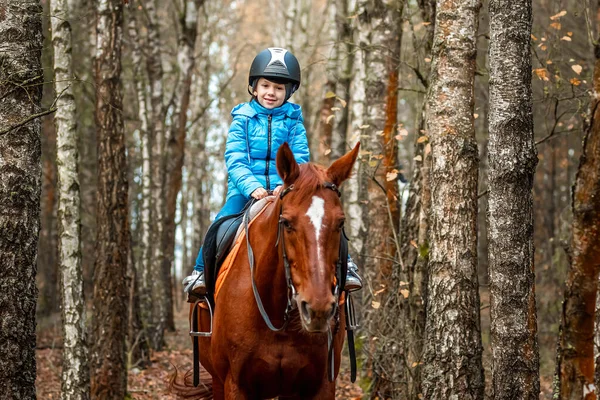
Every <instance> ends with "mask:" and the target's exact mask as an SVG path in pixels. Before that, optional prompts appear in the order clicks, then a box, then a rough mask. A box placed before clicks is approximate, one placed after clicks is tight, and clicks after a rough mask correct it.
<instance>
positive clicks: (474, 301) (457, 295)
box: [423, 0, 484, 399]
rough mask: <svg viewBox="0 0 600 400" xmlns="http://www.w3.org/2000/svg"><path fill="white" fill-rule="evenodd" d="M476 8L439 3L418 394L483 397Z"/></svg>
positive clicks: (472, 0)
mask: <svg viewBox="0 0 600 400" xmlns="http://www.w3.org/2000/svg"><path fill="white" fill-rule="evenodd" d="M479 8H480V3H479V1H478V0H469V1H457V0H438V1H437V3H436V10H437V14H436V25H435V33H434V42H433V51H432V55H433V59H432V65H431V78H430V87H429V93H428V100H427V102H428V103H427V104H428V109H427V125H426V126H427V134H428V135H429V139H430V141H431V143H432V147H431V157H432V169H431V200H432V203H431V220H430V223H431V229H430V235H431V252H430V256H429V264H428V267H429V281H428V283H429V285H428V293H427V295H428V298H427V321H426V335H427V342H426V344H425V360H424V361H425V366H424V369H423V395H424V398H426V399H437V398H444V399H447V398H453V397H455V398H460V399H481V398H483V389H484V381H483V367H482V361H481V352H482V345H481V334H480V322H479V294H478V283H477V165H478V157H477V144H476V143H475V129H474V126H473V103H474V98H473V84H474V77H475V55H476V38H477V27H478V15H479Z"/></svg>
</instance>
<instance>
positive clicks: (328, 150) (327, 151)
mask: <svg viewBox="0 0 600 400" xmlns="http://www.w3.org/2000/svg"><path fill="white" fill-rule="evenodd" d="M329 153H331V149H327V150H325V152H324V153H323V154H324V155H328V154H329Z"/></svg>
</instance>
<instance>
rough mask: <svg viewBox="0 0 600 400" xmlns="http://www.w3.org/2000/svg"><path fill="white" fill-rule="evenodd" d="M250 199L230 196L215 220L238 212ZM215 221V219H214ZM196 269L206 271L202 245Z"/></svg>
mask: <svg viewBox="0 0 600 400" xmlns="http://www.w3.org/2000/svg"><path fill="white" fill-rule="evenodd" d="M247 202H248V199H247V198H246V197H245V196H242V195H238V196H233V197H231V198H229V200H227V201H226V202H225V204H224V205H223V208H221V211H219V213H218V214H217V216H216V217H215V221H217V220H219V219H221V218H223V217H226V216H228V215H233V214H237V213H239V212H240V211H242V209H243V208H244V206H245V205H246V203H247ZM213 222H214V221H213ZM194 270H196V271H204V258H203V257H202V247H200V251H198V257H196V265H195V266H194Z"/></svg>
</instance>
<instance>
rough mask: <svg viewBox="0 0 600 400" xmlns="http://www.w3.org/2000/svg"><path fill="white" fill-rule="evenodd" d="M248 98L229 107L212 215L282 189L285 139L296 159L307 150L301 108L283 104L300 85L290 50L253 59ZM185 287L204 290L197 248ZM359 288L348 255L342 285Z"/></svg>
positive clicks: (226, 212) (300, 159) (236, 209)
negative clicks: (221, 197)
mask: <svg viewBox="0 0 600 400" xmlns="http://www.w3.org/2000/svg"><path fill="white" fill-rule="evenodd" d="M248 85H249V86H248V92H249V93H250V94H251V95H252V100H251V101H250V102H249V103H242V104H239V105H237V106H236V107H234V109H233V111H232V112H231V115H232V116H233V122H232V123H231V126H230V128H229V133H228V135H227V143H226V145H225V164H226V166H227V173H228V181H227V198H226V201H225V205H224V206H223V208H222V209H221V211H220V212H219V213H218V214H217V216H216V217H215V220H217V219H219V218H222V217H224V216H227V215H232V214H236V213H239V212H240V211H241V210H242V209H243V208H244V205H245V204H246V203H247V202H248V200H249V199H250V197H253V198H255V199H262V198H263V197H265V196H267V195H268V191H270V190H273V194H274V195H278V194H279V192H280V191H281V185H282V183H283V182H282V180H281V178H280V177H279V175H278V174H277V168H276V166H275V155H276V154H277V150H278V149H279V146H281V145H282V144H283V143H284V142H287V143H288V144H289V146H290V149H291V150H292V152H293V153H294V158H295V159H296V162H298V164H302V163H305V162H308V160H309V156H310V154H309V149H308V141H307V138H306V129H305V128H304V124H303V121H304V119H303V117H302V110H301V108H300V106H299V105H297V104H293V103H288V100H289V98H290V97H291V96H292V94H294V92H295V91H296V90H297V89H298V87H300V64H299V63H298V60H297V59H296V57H295V56H294V55H293V54H292V53H290V52H289V51H287V50H285V49H282V48H277V47H271V48H268V49H266V50H263V51H261V52H260V53H258V55H257V56H256V57H255V58H254V61H253V62H252V65H251V67H250V73H249V76H248ZM183 285H184V287H185V289H184V292H186V293H191V292H193V293H194V294H196V295H204V294H205V293H206V284H205V282H204V259H203V257H202V248H200V251H199V253H198V257H197V259H196V266H195V267H194V271H193V272H192V274H191V275H190V276H188V277H186V278H185V279H184V280H183ZM361 287H362V282H361V279H360V277H359V276H358V274H357V272H356V264H354V262H352V260H351V259H350V258H349V259H348V276H347V278H346V289H347V290H358V289H360V288H361Z"/></svg>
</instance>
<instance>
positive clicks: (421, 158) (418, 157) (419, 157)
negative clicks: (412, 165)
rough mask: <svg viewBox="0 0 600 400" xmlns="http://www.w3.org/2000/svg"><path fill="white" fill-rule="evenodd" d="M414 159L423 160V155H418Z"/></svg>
mask: <svg viewBox="0 0 600 400" xmlns="http://www.w3.org/2000/svg"><path fill="white" fill-rule="evenodd" d="M413 160H415V161H423V157H421V156H416V157H415V158H413Z"/></svg>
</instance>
